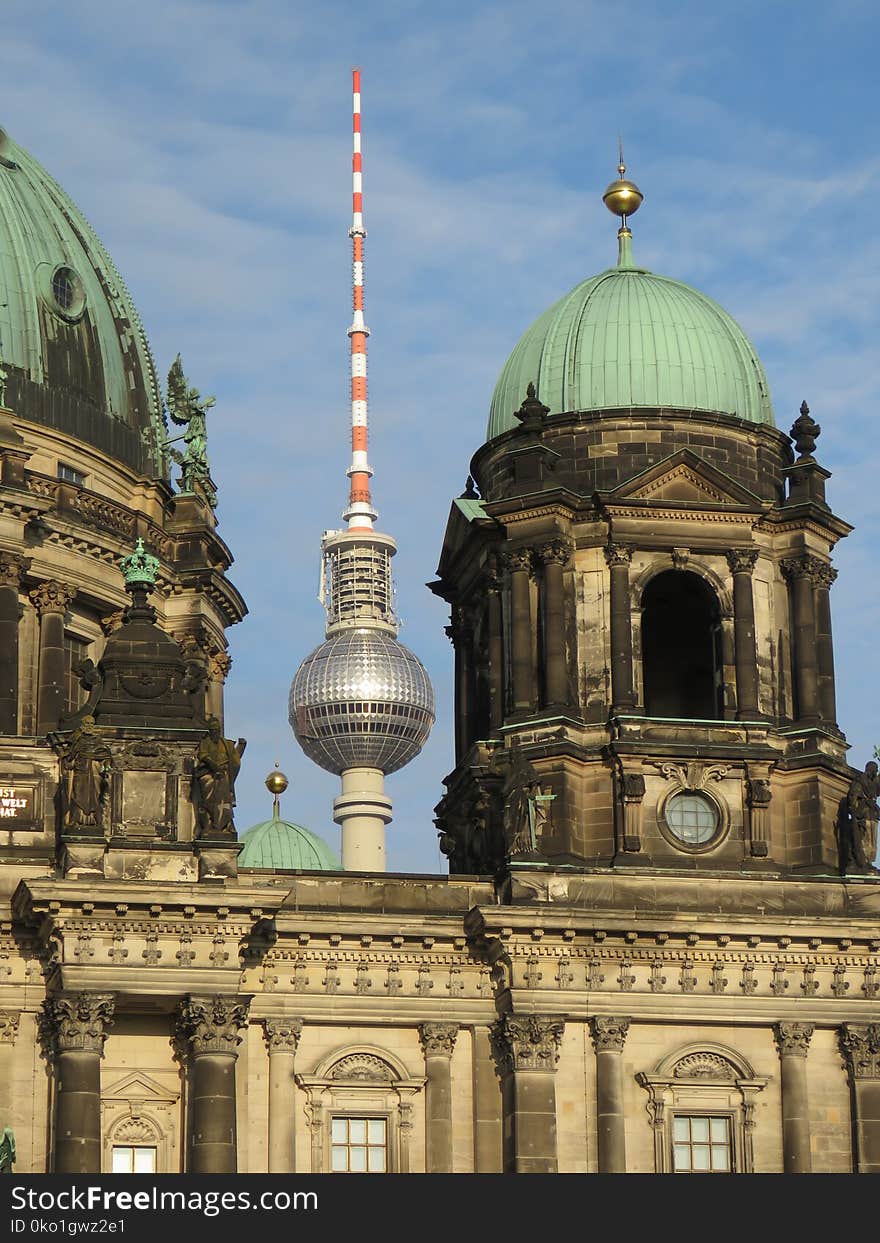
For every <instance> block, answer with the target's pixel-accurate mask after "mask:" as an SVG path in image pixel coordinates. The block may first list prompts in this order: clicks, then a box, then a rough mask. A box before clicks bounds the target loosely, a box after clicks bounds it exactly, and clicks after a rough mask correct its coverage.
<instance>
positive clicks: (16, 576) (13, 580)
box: [0, 552, 31, 591]
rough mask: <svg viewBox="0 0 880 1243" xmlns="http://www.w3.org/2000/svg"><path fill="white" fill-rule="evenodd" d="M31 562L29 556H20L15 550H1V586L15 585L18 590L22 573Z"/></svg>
mask: <svg viewBox="0 0 880 1243" xmlns="http://www.w3.org/2000/svg"><path fill="white" fill-rule="evenodd" d="M30 564H31V562H30V558H29V557H20V556H19V555H18V553H15V552H0V587H14V588H15V589H16V591H17V590H18V588H19V587H20V585H21V578H22V575H23V574H24V573H25V571H26V570H27V569H28V568H29V566H30Z"/></svg>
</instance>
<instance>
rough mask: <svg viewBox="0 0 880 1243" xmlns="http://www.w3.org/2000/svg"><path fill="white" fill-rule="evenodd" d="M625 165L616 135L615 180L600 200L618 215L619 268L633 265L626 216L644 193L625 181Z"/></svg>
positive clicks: (638, 206)
mask: <svg viewBox="0 0 880 1243" xmlns="http://www.w3.org/2000/svg"><path fill="white" fill-rule="evenodd" d="M625 173H626V165H625V164H624V162H623V139H622V137H621V136H620V134H618V135H617V180H616V181H612V182H611V184H610V185H609V186H608V188H607V189H606V191H605V193H604V194H603V195H602V202H603V203H604V204H605V206H606V207H607V208H608V210H609V211H610V212H613V214H614V215H615V216H619V217H620V228H619V229H618V230H617V244H618V257H617V266H618V267H619V268H631V267H633V266H634V265H633V258H632V231H631V230H630V227H629V225H628V224H627V216H634V215H635V214H636V212H637V211H638V210H639V208H640V207H641V205H642V201H643V199H644V197H645V196H644V195H643V194H642V192H641V190H640V189H639V187H638V186H637V185H636V184H635V182H634V181H627V179H626V177H625V176H624V174H625Z"/></svg>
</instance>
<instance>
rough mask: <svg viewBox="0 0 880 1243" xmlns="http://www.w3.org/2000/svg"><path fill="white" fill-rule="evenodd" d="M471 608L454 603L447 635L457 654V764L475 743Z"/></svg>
mask: <svg viewBox="0 0 880 1243" xmlns="http://www.w3.org/2000/svg"><path fill="white" fill-rule="evenodd" d="M469 620H470V619H469V616H468V611H467V610H466V609H465V608H464V606H463V605H461V604H455V605H453V606H452V625H451V626H447V627H446V634H447V635H448V636H449V638H450V639H451V641H452V648H453V652H454V654H455V760H456V763H458V761H459V760H460V759H461V758H462V756H463V755H464V754H465V753H466V752H467V750H468V748H469V747H470V745H471V729H472V721H473V711H474V694H473V671H472V660H471V649H472V644H473V628H472V626H470V625H469Z"/></svg>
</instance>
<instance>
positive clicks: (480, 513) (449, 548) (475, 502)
mask: <svg viewBox="0 0 880 1243" xmlns="http://www.w3.org/2000/svg"><path fill="white" fill-rule="evenodd" d="M483 505H484V502H483V501H482V500H480V499H479V498H476V497H475V498H473V499H471V498H470V497H457V498H456V499H455V500H454V501H453V502H452V505H451V506H450V510H449V519H448V521H447V523H446V531H445V532H444V535H443V549H442V551H441V553H440V564H439V566H438V568H437V573H438V574H439V575H440V577H441V578H443V576H444V575H445V573H446V571H447V570H448V568H449V566H450V565H451V563H452V562H453V561H454V559H455V557H456V555H457V554H458V553H459V552H460V551H461V549H462V548H463V547H464V546H465V544H466V543H467V541H468V538H469V533H470V530H471V527H472V526H473V524H474V523H477V524H478V525H489V524H492V523H494V519H492V518H490V517H489V515H488V514H487V513H486V511H485V510H484V509H483Z"/></svg>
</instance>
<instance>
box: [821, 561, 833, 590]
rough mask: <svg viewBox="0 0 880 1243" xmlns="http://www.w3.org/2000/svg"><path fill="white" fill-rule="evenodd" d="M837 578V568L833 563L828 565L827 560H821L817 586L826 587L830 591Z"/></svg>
mask: <svg viewBox="0 0 880 1243" xmlns="http://www.w3.org/2000/svg"><path fill="white" fill-rule="evenodd" d="M836 579H837V570H835V568H834V566H833V565H827V564H826V562H824V561H820V562H819V565H818V567H817V569H816V586H817V587H824V588H825V590H826V591H829V590H830V589H831V587H832V586H833V585H834V582H835V581H836Z"/></svg>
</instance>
